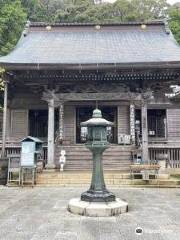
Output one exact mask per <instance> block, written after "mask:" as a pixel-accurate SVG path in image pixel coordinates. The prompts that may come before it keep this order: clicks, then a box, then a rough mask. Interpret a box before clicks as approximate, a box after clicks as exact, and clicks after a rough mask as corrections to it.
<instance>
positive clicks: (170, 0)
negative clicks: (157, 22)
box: [167, 0, 180, 4]
mask: <svg viewBox="0 0 180 240" xmlns="http://www.w3.org/2000/svg"><path fill="white" fill-rule="evenodd" d="M167 1H168V3H172V4H173V3H177V2H180V0H167Z"/></svg>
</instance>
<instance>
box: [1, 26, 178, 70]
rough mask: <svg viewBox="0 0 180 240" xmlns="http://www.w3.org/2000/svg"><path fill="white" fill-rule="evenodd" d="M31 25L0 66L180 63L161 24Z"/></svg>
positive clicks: (172, 44)
mask: <svg viewBox="0 0 180 240" xmlns="http://www.w3.org/2000/svg"><path fill="white" fill-rule="evenodd" d="M47 26H48V25H47V24H45V23H32V24H31V26H30V28H29V29H28V31H27V33H26V32H25V33H24V34H23V35H22V37H21V39H20V40H19V42H18V44H17V46H16V47H15V49H14V50H13V51H12V52H11V53H10V54H8V55H7V56H4V57H1V58H0V65H3V66H8V65H11V66H12V65H16V66H18V65H33V66H38V67H41V65H47V66H53V65H59V66H60V65H69V64H71V65H86V64H87V65H88V64H89V65H90V64H94V65H96V64H97V65H98V64H118V65H121V64H122V65H123V64H130V65H131V64H140V63H144V64H151V63H155V64H156V63H166V64H167V63H168V64H170V63H173V62H180V47H179V46H178V44H177V43H176V41H175V40H174V38H173V36H172V34H171V33H170V31H167V29H166V26H165V24H164V23H162V22H154V23H149V24H146V25H145V26H146V27H145V28H144V27H142V24H141V23H131V24H130V23H128V24H106V25H101V27H100V29H99V26H95V25H94V24H54V25H52V26H51V29H50V28H49V30H48V27H47Z"/></svg>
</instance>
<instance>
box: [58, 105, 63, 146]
mask: <svg viewBox="0 0 180 240" xmlns="http://www.w3.org/2000/svg"><path fill="white" fill-rule="evenodd" d="M63 137H64V102H61V103H60V105H59V142H60V143H61V144H62V142H63Z"/></svg>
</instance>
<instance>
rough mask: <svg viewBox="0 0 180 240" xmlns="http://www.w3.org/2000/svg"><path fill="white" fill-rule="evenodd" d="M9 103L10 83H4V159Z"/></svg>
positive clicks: (2, 153)
mask: <svg viewBox="0 0 180 240" xmlns="http://www.w3.org/2000/svg"><path fill="white" fill-rule="evenodd" d="M7 101H8V81H4V107H3V132H2V152H1V157H2V158H3V157H5V150H6V134H7Z"/></svg>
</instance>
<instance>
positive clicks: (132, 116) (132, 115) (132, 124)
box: [130, 103, 135, 144]
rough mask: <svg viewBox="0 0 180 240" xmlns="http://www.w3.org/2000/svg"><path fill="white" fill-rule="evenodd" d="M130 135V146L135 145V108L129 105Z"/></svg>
mask: <svg viewBox="0 0 180 240" xmlns="http://www.w3.org/2000/svg"><path fill="white" fill-rule="evenodd" d="M130 134H131V141H132V144H135V106H134V104H133V103H131V104H130Z"/></svg>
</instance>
